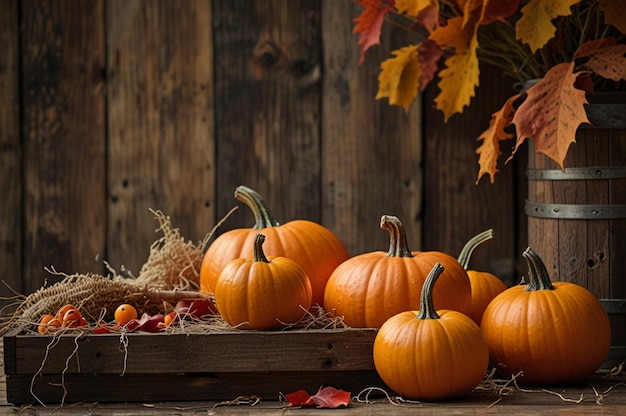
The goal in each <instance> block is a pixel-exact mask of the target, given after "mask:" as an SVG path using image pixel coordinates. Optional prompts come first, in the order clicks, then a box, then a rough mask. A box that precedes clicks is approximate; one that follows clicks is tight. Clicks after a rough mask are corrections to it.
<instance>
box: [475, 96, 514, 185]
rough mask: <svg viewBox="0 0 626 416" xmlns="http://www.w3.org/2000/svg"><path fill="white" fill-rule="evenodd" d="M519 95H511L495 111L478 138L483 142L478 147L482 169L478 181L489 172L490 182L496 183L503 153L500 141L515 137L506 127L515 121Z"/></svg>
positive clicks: (477, 151) (479, 163)
mask: <svg viewBox="0 0 626 416" xmlns="http://www.w3.org/2000/svg"><path fill="white" fill-rule="evenodd" d="M519 96H520V94H516V95H514V96H512V97H510V98H509V99H508V100H507V101H506V102H505V103H504V105H503V106H502V108H501V109H499V110H498V111H496V112H495V113H493V115H492V116H491V121H490V123H489V128H487V130H485V131H484V132H483V133H482V134H481V135H480V136H479V137H478V140H482V141H483V144H482V145H481V146H480V147H479V148H478V149H476V153H477V154H479V155H480V156H479V158H478V165H479V166H480V170H479V171H478V178H477V179H476V183H478V182H479V181H480V178H481V177H482V176H483V175H485V174H489V180H490V182H491V183H494V180H495V175H496V172H498V169H497V164H498V158H499V157H500V155H501V154H502V152H500V142H501V141H503V140H507V139H510V138H512V137H513V134H512V133H508V132H507V131H506V130H505V128H506V127H507V126H508V125H509V124H511V122H512V121H513V115H514V114H515V107H514V106H513V103H514V102H515V100H517V99H518V98H519Z"/></svg>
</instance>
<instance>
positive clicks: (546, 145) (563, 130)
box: [513, 62, 589, 169]
mask: <svg viewBox="0 0 626 416" xmlns="http://www.w3.org/2000/svg"><path fill="white" fill-rule="evenodd" d="M574 66H575V64H574V62H569V63H567V62H566V63H562V64H557V65H555V66H553V67H552V68H551V69H550V70H549V71H548V72H546V74H545V76H544V77H543V78H542V79H541V80H540V81H539V82H537V83H536V84H535V85H533V86H532V87H531V88H529V89H528V91H527V94H528V96H527V97H526V99H525V100H524V102H523V103H522V104H521V105H520V106H519V107H518V109H517V111H516V112H515V115H514V116H513V124H515V127H516V133H517V142H516V144H515V149H514V150H513V153H515V152H516V151H517V149H518V148H519V146H520V144H521V143H523V142H524V140H526V139H528V138H532V139H533V143H534V145H535V151H536V152H538V153H543V154H545V155H546V156H548V157H549V158H551V159H552V160H554V161H555V162H556V163H558V164H559V166H560V167H561V169H564V165H563V162H564V161H565V156H566V154H567V150H568V148H569V146H570V144H572V143H574V142H576V130H577V129H578V126H579V125H580V124H581V123H589V119H588V118H587V113H586V112H585V106H584V105H585V104H587V103H588V102H587V98H586V96H585V91H583V90H579V89H577V88H576V87H575V86H574V84H575V82H576V78H577V76H578V73H575V72H574Z"/></svg>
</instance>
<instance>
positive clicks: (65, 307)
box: [55, 303, 78, 321]
mask: <svg viewBox="0 0 626 416" xmlns="http://www.w3.org/2000/svg"><path fill="white" fill-rule="evenodd" d="M72 309H76V310H78V308H77V307H76V306H74V305H72V304H71V303H68V304H67V305H63V306H61V307H60V308H59V310H58V311H57V313H56V315H55V317H56V318H57V319H58V320H59V321H63V317H64V316H65V314H66V313H67V311H69V310H72Z"/></svg>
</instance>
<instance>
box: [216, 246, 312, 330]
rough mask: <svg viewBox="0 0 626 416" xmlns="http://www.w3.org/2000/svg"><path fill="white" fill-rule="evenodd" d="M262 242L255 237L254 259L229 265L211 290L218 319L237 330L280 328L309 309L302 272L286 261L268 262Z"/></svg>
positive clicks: (309, 292)
mask: <svg viewBox="0 0 626 416" xmlns="http://www.w3.org/2000/svg"><path fill="white" fill-rule="evenodd" d="M264 241H265V236H264V235H263V234H257V235H256V238H255V240H254V257H253V258H252V259H250V258H240V259H235V260H232V261H231V262H229V263H228V264H227V265H226V267H225V268H224V269H223V270H222V272H221V273H220V275H219V277H218V279H217V283H216V286H215V303H216V305H217V309H218V310H219V312H220V314H221V315H222V318H224V320H225V321H226V322H228V323H229V324H230V325H232V326H236V327H238V328H241V329H258V330H270V329H280V328H284V327H286V326H288V325H290V324H294V323H296V322H297V321H299V320H300V319H302V317H303V316H304V315H305V314H306V310H307V309H309V308H310V306H311V298H312V290H311V283H310V281H309V278H308V277H307V275H306V273H305V272H304V270H303V269H302V268H301V267H300V266H299V265H298V263H296V262H295V261H293V260H291V259H288V258H287V257H273V258H271V260H270V259H268V258H267V257H266V256H265V253H264V252H263V242H264Z"/></svg>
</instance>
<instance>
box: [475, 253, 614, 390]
mask: <svg viewBox="0 0 626 416" xmlns="http://www.w3.org/2000/svg"><path fill="white" fill-rule="evenodd" d="M523 256H524V258H525V259H526V263H527V264H528V276H527V277H528V284H527V285H516V286H513V287H511V288H509V289H507V290H505V291H504V292H502V293H501V294H499V295H498V296H496V298H495V299H494V300H493V301H491V303H490V304H489V306H487V309H485V313H484V314H483V318H482V321H481V329H482V331H483V334H484V335H485V339H486V340H487V344H488V345H489V353H490V356H491V358H490V359H491V363H492V364H493V365H494V366H495V367H496V368H497V370H498V372H499V373H500V374H501V375H503V376H504V377H510V376H511V375H516V374H518V373H520V372H522V375H521V376H520V377H519V378H518V381H519V382H520V383H523V384H530V385H533V384H534V385H558V384H565V383H567V384H569V383H577V382H580V381H584V380H586V379H587V378H589V377H590V376H591V375H593V374H594V373H595V372H596V371H597V370H598V368H600V366H601V365H602V362H603V361H604V359H605V357H606V355H607V354H608V351H609V348H610V344H611V328H610V323H609V318H608V315H607V313H606V311H605V310H604V308H603V307H602V304H601V303H600V301H599V300H598V299H597V298H596V297H595V296H594V295H593V294H592V293H591V292H589V291H588V290H587V289H585V288H583V287H582V286H579V285H577V284H575V283H571V282H555V283H552V282H551V280H550V276H549V275H548V271H547V270H546V267H545V265H544V263H543V261H542V260H541V258H540V257H539V255H538V254H537V253H536V252H535V251H534V250H532V249H531V248H530V247H529V248H527V249H526V250H525V251H524V253H523Z"/></svg>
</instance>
